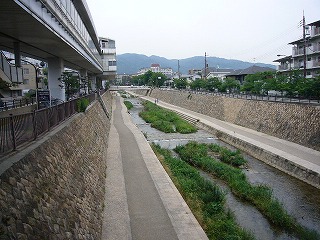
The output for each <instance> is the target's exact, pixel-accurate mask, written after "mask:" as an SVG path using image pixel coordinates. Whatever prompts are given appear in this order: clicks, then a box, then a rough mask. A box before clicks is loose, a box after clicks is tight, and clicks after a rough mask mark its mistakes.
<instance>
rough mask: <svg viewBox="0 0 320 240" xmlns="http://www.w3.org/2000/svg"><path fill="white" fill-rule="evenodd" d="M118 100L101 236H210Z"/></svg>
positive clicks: (188, 239) (190, 239)
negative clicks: (206, 233)
mask: <svg viewBox="0 0 320 240" xmlns="http://www.w3.org/2000/svg"><path fill="white" fill-rule="evenodd" d="M114 101H115V102H114V105H113V115H112V125H111V129H110V135H109V146H108V157H107V166H108V168H107V181H106V197H105V212H104V221H103V226H102V239H116V240H120V239H134V240H136V239H146V240H148V239H152V240H156V239H159V240H160V239H170V240H171V239H179V240H182V239H183V240H184V239H185V240H197V239H208V238H207V236H206V235H205V233H204V231H203V230H202V228H201V227H200V225H199V223H198V222H197V220H196V219H195V217H194V216H193V214H192V213H191V211H190V209H189V207H188V206H187V204H186V203H185V201H184V200H183V198H182V197H181V195H180V193H179V192H178V190H177V189H176V187H175V186H174V184H173V183H172V181H171V179H170V178H169V176H168V175H167V173H166V172H165V170H164V169H163V167H162V165H161V164H160V162H159V161H158V159H157V157H156V156H155V154H154V153H153V151H152V149H151V147H150V145H149V144H148V142H147V141H146V139H145V138H144V136H143V134H142V133H141V131H140V130H139V129H138V128H137V127H136V126H135V125H134V124H133V123H132V121H131V118H130V115H129V114H128V113H127V111H126V107H125V106H124V105H123V100H122V99H120V98H119V97H116V98H115V100H114Z"/></svg>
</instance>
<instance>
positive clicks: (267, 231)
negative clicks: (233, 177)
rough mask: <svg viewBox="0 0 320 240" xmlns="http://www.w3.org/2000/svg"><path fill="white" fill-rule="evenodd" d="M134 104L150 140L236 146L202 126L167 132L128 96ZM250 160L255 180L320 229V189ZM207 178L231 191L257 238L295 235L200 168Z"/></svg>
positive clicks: (236, 209) (231, 201)
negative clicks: (278, 227)
mask: <svg viewBox="0 0 320 240" xmlns="http://www.w3.org/2000/svg"><path fill="white" fill-rule="evenodd" d="M128 100H129V101H131V102H132V103H133V105H134V108H132V109H131V110H130V114H131V117H132V120H133V122H134V123H135V124H136V125H137V126H138V128H139V129H140V130H141V131H142V132H143V133H144V135H145V136H146V138H147V140H148V141H149V142H154V143H156V144H159V145H160V146H161V147H163V148H168V149H174V148H175V147H176V146H178V145H183V144H186V143H188V142H189V141H197V142H201V143H216V144H219V145H223V146H226V147H228V148H230V149H233V150H235V148H234V147H232V146H230V145H228V144H226V143H224V142H222V141H220V140H219V139H217V138H216V137H215V136H213V135H212V134H210V133H208V132H206V131H204V130H198V132H196V133H192V134H179V133H169V134H168V133H163V132H160V131H158V130H156V129H154V128H151V126H150V124H147V123H146V122H145V121H144V120H143V119H141V118H140V117H139V112H140V111H141V110H142V109H143V106H142V105H141V102H140V100H139V99H136V98H132V99H128ZM243 155H244V157H245V158H246V159H247V161H248V169H246V170H244V171H245V173H246V175H247V177H248V179H249V181H250V182H251V183H253V184H266V185H267V186H269V187H270V188H271V189H272V190H273V194H274V196H275V197H276V198H277V199H278V200H279V201H280V202H281V203H282V204H283V206H284V207H285V209H286V210H287V212H288V213H289V214H290V215H292V216H293V217H295V218H296V219H297V221H298V222H299V223H300V224H301V225H303V226H306V227H308V228H309V229H313V230H316V231H317V232H319V233H320V190H319V189H317V188H315V187H312V186H310V185H308V184H306V183H304V182H302V181H300V180H298V179H296V178H293V177H291V176H289V175H287V174H285V173H283V172H281V171H279V170H277V169H275V168H273V167H271V166H269V165H267V164H265V163H263V162H261V161H259V160H257V159H255V158H253V157H251V156H250V155H248V154H246V153H243ZM200 173H201V174H202V175H203V176H204V177H205V178H207V179H209V180H210V181H213V182H215V183H217V184H218V185H219V186H220V187H221V188H222V189H224V190H225V191H226V193H227V202H226V205H227V207H228V208H229V209H230V210H231V211H232V212H233V213H234V215H235V218H236V220H237V222H238V224H239V225H240V226H242V227H244V228H246V229H248V230H250V231H251V232H253V234H254V235H255V236H256V238H257V239H294V238H292V236H288V235H287V234H285V233H282V232H279V231H277V230H276V229H275V228H274V227H272V226H271V225H270V223H269V222H268V221H267V220H266V219H265V217H264V216H263V215H262V214H261V213H260V212H259V211H258V210H256V209H255V208H254V207H252V206H251V205H249V204H247V203H245V202H242V201H240V200H239V199H237V198H236V197H235V196H234V195H233V194H232V193H231V191H230V190H229V188H228V187H227V186H226V185H225V184H224V183H223V182H222V181H219V180H218V179H214V178H213V177H212V176H210V175H208V174H206V173H204V172H200Z"/></svg>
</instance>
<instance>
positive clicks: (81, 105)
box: [77, 98, 89, 112]
mask: <svg viewBox="0 0 320 240" xmlns="http://www.w3.org/2000/svg"><path fill="white" fill-rule="evenodd" d="M88 105H89V99H87V98H81V99H78V100H77V110H78V112H84V111H86V109H87V107H88Z"/></svg>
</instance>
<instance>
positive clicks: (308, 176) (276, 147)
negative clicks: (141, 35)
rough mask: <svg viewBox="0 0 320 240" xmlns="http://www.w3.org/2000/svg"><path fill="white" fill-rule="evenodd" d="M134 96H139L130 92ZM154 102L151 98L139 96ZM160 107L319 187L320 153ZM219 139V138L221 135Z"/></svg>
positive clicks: (188, 113) (190, 113)
mask: <svg viewBox="0 0 320 240" xmlns="http://www.w3.org/2000/svg"><path fill="white" fill-rule="evenodd" d="M131 94H133V95H137V94H135V93H133V92H131ZM139 97H140V98H142V99H145V100H149V101H151V102H154V98H152V97H149V96H139ZM158 105H159V106H161V107H164V108H167V109H170V110H172V111H175V112H177V113H179V114H183V115H187V116H189V117H190V118H192V119H197V120H198V121H197V123H196V124H197V125H198V126H200V127H202V128H204V129H206V130H209V131H211V132H213V133H215V134H218V135H221V136H222V137H221V139H222V140H224V141H227V142H228V143H230V144H233V145H235V146H236V147H239V148H240V149H242V150H244V151H247V152H249V154H251V155H253V156H254V157H256V158H258V159H260V160H262V161H264V162H267V163H268V164H269V165H271V166H274V167H276V168H278V169H280V170H282V171H284V172H286V173H288V174H290V175H292V176H294V177H296V178H298V179H300V180H302V181H305V182H307V183H309V184H311V185H313V186H315V187H317V188H320V152H318V151H316V150H313V149H310V148H307V147H304V146H301V145H299V144H296V143H293V142H289V141H286V140H283V139H279V138H276V137H273V136H269V135H267V134H264V133H261V132H257V131H254V130H252V129H248V128H245V127H241V126H239V125H235V124H232V123H228V122H225V121H221V120H218V119H215V118H212V117H209V116H206V115H203V114H200V113H197V112H194V111H190V110H188V109H185V108H181V107H177V106H174V105H172V104H168V103H165V102H162V101H161V100H160V101H159V103H158ZM219 137H220V136H219Z"/></svg>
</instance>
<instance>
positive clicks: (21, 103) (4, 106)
mask: <svg viewBox="0 0 320 240" xmlns="http://www.w3.org/2000/svg"><path fill="white" fill-rule="evenodd" d="M36 103H37V101H36V99H35V98H31V99H29V98H21V99H13V100H5V101H2V100H1V101H0V112H2V111H7V110H10V109H14V108H18V107H25V106H29V105H33V104H36Z"/></svg>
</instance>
